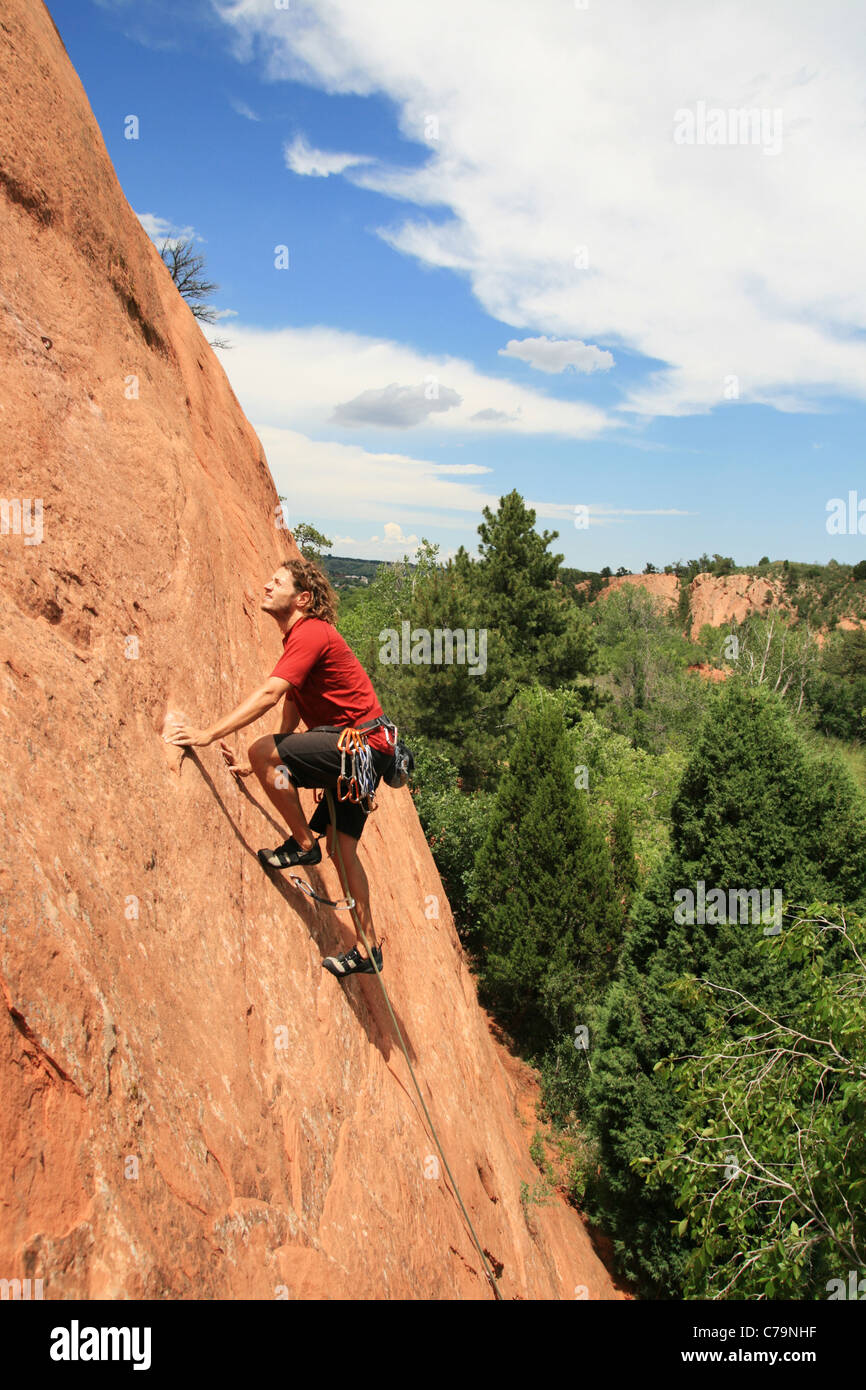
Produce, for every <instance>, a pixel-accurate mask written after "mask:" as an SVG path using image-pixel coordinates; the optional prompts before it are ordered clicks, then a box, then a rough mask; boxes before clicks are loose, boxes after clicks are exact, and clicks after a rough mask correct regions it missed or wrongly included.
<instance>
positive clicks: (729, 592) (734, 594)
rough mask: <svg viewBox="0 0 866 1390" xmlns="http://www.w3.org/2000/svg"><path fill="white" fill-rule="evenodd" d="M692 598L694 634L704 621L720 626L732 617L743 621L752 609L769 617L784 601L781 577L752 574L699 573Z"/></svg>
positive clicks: (692, 587) (696, 633)
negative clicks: (763, 576)
mask: <svg viewBox="0 0 866 1390" xmlns="http://www.w3.org/2000/svg"><path fill="white" fill-rule="evenodd" d="M690 598H691V622H692V636H693V637H697V635H698V633H699V632H700V630H701V628H702V627H703V625H704V623H709V624H710V625H711V626H712V627H721V626H722V624H723V623H729V622H731V620H732V619H733V620H735V621H736V622H738V623H741V622H743V621H744V620H745V619H746V618H748V617H749V616H750V615H751V614H752V613H757V614H759V615H760V616H762V617H768V616H769V614H770V611H771V609H772V608H773V607H779V606H780V605H782V604H784V601H785V595H784V591H783V589H782V586H781V584H779V583H778V581H776V580H769V579H759V578H756V577H755V576H754V575H750V574H726V575H721V576H719V575H715V574H698V575H696V576H695V578H694V579H693V580H692V584H691V595H690Z"/></svg>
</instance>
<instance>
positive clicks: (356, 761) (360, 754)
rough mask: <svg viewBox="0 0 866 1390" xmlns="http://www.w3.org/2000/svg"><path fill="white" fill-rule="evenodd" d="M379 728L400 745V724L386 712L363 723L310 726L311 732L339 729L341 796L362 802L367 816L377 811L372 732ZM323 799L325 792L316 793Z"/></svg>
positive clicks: (390, 742)
mask: <svg viewBox="0 0 866 1390" xmlns="http://www.w3.org/2000/svg"><path fill="white" fill-rule="evenodd" d="M378 728H382V729H384V730H385V741H386V743H387V744H388V746H389V747H390V748H393V749H396V748H397V747H398V744H397V725H396V724H393V723H392V722H391V720H390V719H388V718H387V717H386V716H385V715H384V714H380V715H378V717H377V718H376V719H368V720H366V722H365V723H363V724H358V725H351V724H349V725H343V726H341V725H336V724H317V725H316V727H315V729H311V730H310V732H311V733H325V732H327V733H339V735H340V737H339V738H338V739H337V747H338V748H339V750H340V775H339V777H338V778H337V800H338V801H350V802H351V803H352V804H353V805H355V806H360V807H361V810H362V811H363V812H364V815H365V816H368V815H370V813H371V811H375V809H376V805H377V802H376V794H375V793H376V781H377V774H376V767H375V764H374V762H373V750H372V748H371V747H370V744H369V742H368V736H369V734H371V733H372V732H373V730H374V729H378ZM400 746H401V747H402V745H400ZM407 751H408V750H407ZM347 755H348V759H349V762H348V764H347ZM410 757H411V754H410ZM392 775H393V774H392ZM321 799H322V798H321V796H317V797H316V800H317V801H321Z"/></svg>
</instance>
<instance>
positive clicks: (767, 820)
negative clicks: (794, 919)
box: [587, 683, 866, 1297]
mask: <svg viewBox="0 0 866 1390" xmlns="http://www.w3.org/2000/svg"><path fill="white" fill-rule="evenodd" d="M699 881H703V882H704V883H705V885H706V887H707V891H709V890H710V889H711V888H720V889H722V890H723V891H724V892H725V893H728V892H729V891H730V890H736V889H755V890H760V889H764V888H766V889H767V890H776V889H778V890H779V891H780V892H781V893H782V895H783V898H784V899H785V900H789V899H791V898H795V899H799V900H803V899H806V900H810V899H813V898H816V897H821V898H826V899H830V900H833V899H838V900H840V901H848V902H849V903H856V902H857V901H858V900H862V899H863V895H864V889H866V819H864V808H863V802H862V798H861V797H860V796H859V793H858V792H857V791H856V788H855V787H854V785H853V783H852V781H851V779H850V777H849V776H848V774H847V773H846V772H845V770H844V768H842V767H841V766H840V765H839V764H837V763H836V762H823V761H820V760H815V759H814V758H813V757H812V756H811V755H810V754H809V752H808V750H807V748H806V747H805V745H804V743H803V741H802V739H801V738H800V736H799V735H798V733H797V731H796V728H795V727H794V725H793V723H792V721H791V719H790V716H789V715H788V714H787V712H786V710H785V707H784V705H783V704H782V702H781V701H780V700H779V698H778V696H775V695H773V693H772V692H769V691H767V690H766V689H765V688H764V687H756V688H750V687H747V686H745V685H743V684H741V683H728V684H727V685H726V686H724V687H722V689H721V690H720V691H716V692H715V697H714V700H713V703H712V704H711V707H710V710H709V713H708V716H707V720H706V724H705V727H704V729H703V731H702V733H701V736H700V738H699V739H698V741H697V744H696V747H695V749H694V751H693V754H692V756H691V757H690V759H689V762H688V764H687V766H686V769H685V772H684V774H683V777H682V780H681V783H680V786H679V789H678V792H677V795H676V799H675V801H674V804H673V808H672V816H671V848H670V851H669V853H668V855H667V857H666V858H665V860H664V861H663V862H662V863H661V865H660V866H659V868H658V869H657V870H656V872H655V873H654V874H653V876H652V878H651V880H650V882H649V883H648V884H647V886H646V888H645V889H644V892H643V893H641V894H639V895H638V897H637V899H636V900H635V903H634V905H633V908H632V912H631V917H630V922H629V927H628V931H627V936H626V943H625V949H624V952H623V959H622V964H621V973H620V976H619V978H618V979H616V980H615V981H614V983H613V985H612V987H611V989H610V992H609V994H608V997H607V999H606V1000H605V1003H604V1006H603V1008H602V1009H601V1012H600V1016H599V1030H598V1031H599V1037H598V1042H597V1045H596V1046H595V1047H594V1048H593V1050H592V1054H591V1055H592V1058H593V1073H592V1076H591V1078H590V1081H589V1085H588V1092H587V1096H588V1104H589V1107H590V1110H591V1122H592V1126H593V1130H594V1132H595V1133H596V1135H597V1137H598V1139H599V1146H600V1154H601V1168H602V1173H601V1175H600V1176H599V1178H598V1180H597V1181H594V1182H593V1183H591V1184H590V1189H589V1194H588V1195H589V1199H590V1203H591V1206H590V1211H591V1214H592V1215H593V1217H594V1219H596V1220H599V1221H602V1222H603V1223H604V1224H605V1226H606V1228H607V1229H608V1231H609V1232H610V1233H611V1234H612V1235H613V1238H614V1243H615V1248H616V1250H617V1253H618V1255H619V1257H620V1259H621V1261H622V1264H623V1268H624V1270H625V1272H626V1273H627V1274H628V1275H629V1276H630V1277H632V1278H635V1279H637V1280H638V1281H639V1282H640V1284H641V1287H642V1288H643V1289H644V1291H646V1292H648V1293H650V1294H651V1295H652V1296H654V1297H676V1296H677V1295H678V1292H679V1290H680V1289H681V1287H682V1280H683V1278H684V1261H685V1258H686V1256H687V1254H688V1253H689V1250H688V1246H687V1245H685V1244H684V1243H683V1242H682V1241H680V1240H679V1239H678V1238H677V1237H676V1235H675V1234H672V1232H673V1230H674V1226H673V1224H672V1223H673V1222H674V1217H675V1214H676V1208H675V1205H674V1198H675V1196H676V1192H675V1189H673V1188H672V1187H671V1186H670V1185H669V1184H667V1185H666V1184H659V1185H657V1186H656V1187H654V1188H652V1189H650V1188H648V1187H647V1186H646V1184H645V1183H644V1182H643V1181H642V1180H641V1178H640V1176H639V1175H638V1174H637V1173H636V1172H635V1171H634V1168H633V1167H632V1161H633V1160H634V1159H636V1158H649V1159H650V1160H655V1159H658V1158H660V1157H661V1156H662V1154H663V1149H664V1144H665V1141H666V1138H667V1136H668V1135H669V1134H670V1133H671V1132H672V1131H673V1130H674V1129H675V1127H676V1125H677V1123H678V1122H679V1120H680V1118H681V1109H682V1102H681V1100H680V1098H679V1097H678V1096H677V1094H676V1093H675V1092H674V1090H673V1088H672V1087H671V1085H670V1084H669V1083H668V1081H667V1080H666V1078H665V1077H664V1076H662V1075H661V1074H658V1073H656V1072H655V1065H656V1063H657V1062H658V1061H659V1060H661V1059H662V1058H663V1057H665V1056H668V1055H670V1054H671V1053H674V1052H676V1053H685V1052H689V1051H694V1050H696V1048H697V1047H698V1046H699V1045H700V1042H701V1039H702V1037H703V1036H704V1034H705V1032H706V1029H707V1027H708V1026H709V1018H708V1009H707V1005H706V1003H705V1002H704V1001H702V999H701V998H700V997H699V996H698V995H696V994H694V993H693V994H688V993H686V994H683V993H682V992H678V991H677V988H676V982H677V981H678V980H679V979H680V978H681V977H683V976H696V977H700V978H702V977H709V978H711V979H713V980H715V981H717V982H718V983H719V984H720V985H724V986H726V987H729V988H732V989H739V990H741V991H742V992H743V993H745V994H746V995H747V997H748V998H750V999H752V1000H753V1001H754V1002H755V1003H756V1004H758V1005H759V1006H760V1007H763V1008H784V1007H793V1005H794V1003H796V1002H797V1001H796V999H795V996H794V994H793V993H792V991H793V990H794V988H795V984H796V982H795V981H792V979H791V977H790V975H789V974H786V973H785V972H784V971H783V970H780V969H779V964H778V960H777V958H776V957H774V956H772V955H771V954H770V953H768V952H766V951H762V950H760V949H759V948H758V947H759V943H760V942H761V941H762V940H763V937H762V929H761V927H760V925H756V924H755V923H754V922H751V923H749V922H746V923H743V922H739V921H736V920H722V921H721V922H714V921H712V920H711V919H708V920H707V921H705V922H704V923H697V924H693V925H690V924H689V923H688V921H682V920H681V921H679V922H678V921H677V919H676V916H675V914H674V910H673V908H674V903H675V902H676V901H677V899H676V898H675V894H677V893H679V892H681V891H682V890H685V889H691V890H692V891H696V889H697V884H698V882H699Z"/></svg>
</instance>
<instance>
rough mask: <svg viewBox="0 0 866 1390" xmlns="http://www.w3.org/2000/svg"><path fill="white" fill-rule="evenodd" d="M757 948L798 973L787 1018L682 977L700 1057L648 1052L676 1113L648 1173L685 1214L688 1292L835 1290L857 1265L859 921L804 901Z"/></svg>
mask: <svg viewBox="0 0 866 1390" xmlns="http://www.w3.org/2000/svg"><path fill="white" fill-rule="evenodd" d="M831 942H832V943H833V946H834V947H835V948H836V949H835V950H834V951H833V952H832V954H833V955H834V956H835V961H834V963H833V966H832V968H828V964H829V960H828V958H829V956H830V954H831V952H830V949H829V948H830V943H831ZM840 948H841V949H840ZM759 949H761V950H763V951H765V952H767V953H771V954H774V955H776V956H778V957H780V959H781V967H782V969H783V970H784V972H785V973H787V974H789V975H792V976H793V977H795V978H797V980H798V988H797V990H796V993H797V995H798V996H799V998H800V999H802V1001H803V1005H802V1008H801V1011H800V1013H799V1016H798V1017H797V1018H792V1017H791V1016H790V1015H785V1016H784V1017H780V1016H778V1015H774V1014H773V1013H769V1012H768V1011H767V1010H766V1009H765V1008H763V1007H761V1005H760V1004H758V1003H756V1002H754V1001H753V1000H752V999H750V998H749V997H748V996H747V995H745V994H743V993H742V992H740V991H736V992H735V991H733V990H731V989H730V987H726V986H723V985H720V984H717V983H716V982H715V981H713V980H711V979H707V980H704V981H700V982H699V981H695V982H694V988H696V989H698V990H700V991H701V993H702V995H703V997H705V998H709V999H710V1000H711V1001H712V1004H711V1012H712V1021H711V1027H710V1029H709V1031H708V1034H707V1037H706V1038H705V1040H704V1042H703V1044H702V1049H701V1053H700V1055H699V1056H696V1057H692V1058H683V1059H678V1060H676V1061H675V1060H673V1059H672V1060H669V1061H666V1062H662V1063H659V1070H660V1071H664V1072H665V1073H666V1074H668V1075H669V1076H670V1078H671V1080H672V1082H673V1085H674V1087H675V1089H676V1091H677V1093H678V1094H679V1095H681V1096H682V1097H683V1098H684V1112H683V1117H682V1120H681V1122H680V1124H679V1125H678V1127H677V1131H676V1134H675V1135H674V1136H673V1137H672V1139H671V1141H670V1143H669V1145H668V1149H667V1152H666V1154H665V1157H664V1158H663V1159H661V1160H660V1161H659V1162H658V1163H657V1164H656V1165H654V1168H653V1169H652V1171H651V1173H650V1176H649V1183H650V1184H653V1183H658V1182H664V1183H666V1184H670V1185H672V1186H674V1187H676V1189H677V1205H678V1206H679V1207H680V1209H681V1210H682V1211H683V1212H685V1216H683V1218H682V1220H681V1221H680V1222H679V1224H678V1229H681V1230H682V1231H683V1234H685V1233H686V1231H688V1233H689V1237H690V1243H691V1245H692V1254H691V1256H690V1258H689V1261H688V1265H687V1269H686V1281H685V1290H686V1293H687V1295H689V1296H692V1297H697V1298H705V1297H707V1296H709V1297H712V1298H748V1299H759V1298H791V1299H819V1298H821V1299H823V1298H826V1297H828V1292H830V1291H831V1290H832V1289H833V1285H834V1281H835V1283H836V1286H837V1288H836V1296H837V1297H839V1296H840V1294H839V1292H838V1284H839V1282H840V1281H841V1282H842V1283H843V1287H844V1286H846V1285H847V1274H848V1270H849V1269H851V1268H853V1269H855V1270H857V1271H858V1277H859V1275H860V1273H862V1271H863V1268H864V1266H866V1244H864V1241H863V1235H862V1231H861V1230H860V1229H858V1227H859V1225H860V1222H859V1220H858V1216H862V1213H863V1210H864V1206H866V1146H864V1144H863V1130H864V1122H866V964H864V956H866V925H864V922H863V919H862V918H861V917H859V916H857V915H855V914H853V913H846V912H844V911H842V910H840V909H839V908H838V907H835V906H833V905H831V904H828V903H813V904H811V905H810V906H809V907H808V908H806V909H802V910H801V909H798V910H793V911H791V913H790V918H789V921H788V923H787V924H786V930H785V931H784V932H783V933H782V934H781V935H779V936H776V937H772V938H768V939H766V940H764V941H762V942H761V943H759ZM845 1296H847V1288H845V1289H844V1292H843V1293H842V1294H841V1297H845Z"/></svg>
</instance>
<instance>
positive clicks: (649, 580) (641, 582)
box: [598, 574, 679, 611]
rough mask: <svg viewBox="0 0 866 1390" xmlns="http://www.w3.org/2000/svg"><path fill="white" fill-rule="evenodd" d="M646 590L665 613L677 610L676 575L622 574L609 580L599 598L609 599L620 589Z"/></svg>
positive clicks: (677, 585)
mask: <svg viewBox="0 0 866 1390" xmlns="http://www.w3.org/2000/svg"><path fill="white" fill-rule="evenodd" d="M635 587H636V588H639V589H646V591H647V593H649V594H652V596H653V598H654V599H656V600H657V601H658V602H659V604H660V606H661V607H663V608H664V610H665V611H670V610H671V609H674V608H676V606H677V601H678V599H679V580H678V579H677V577H676V575H675V574H620V575H618V576H617V577H616V578H614V579H610V580H608V582H607V584H606V585H605V587H604V588H603V589H602V590H601V592H600V594H599V596H598V597H599V598H608V597H609V596H610V594H615V593H616V592H617V590H618V589H628V588H635Z"/></svg>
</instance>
